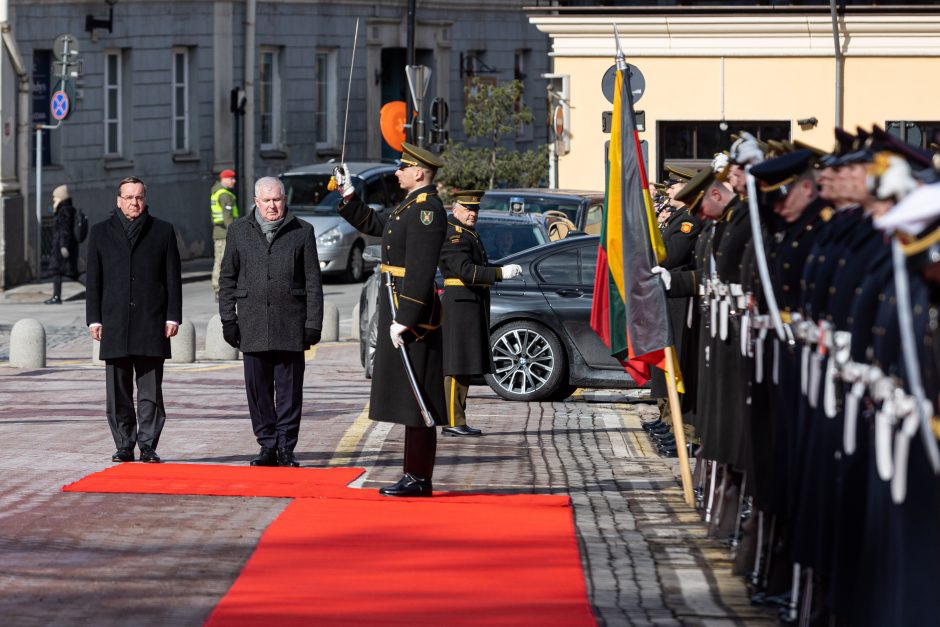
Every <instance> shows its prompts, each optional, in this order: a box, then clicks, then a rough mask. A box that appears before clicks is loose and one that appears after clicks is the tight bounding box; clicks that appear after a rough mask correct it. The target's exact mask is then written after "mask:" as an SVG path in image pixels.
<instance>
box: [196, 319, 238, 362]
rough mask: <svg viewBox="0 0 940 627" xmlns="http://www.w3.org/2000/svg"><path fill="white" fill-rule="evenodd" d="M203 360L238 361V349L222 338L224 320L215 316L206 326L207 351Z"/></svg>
mask: <svg viewBox="0 0 940 627" xmlns="http://www.w3.org/2000/svg"><path fill="white" fill-rule="evenodd" d="M202 357H203V359H208V360H211V361H232V360H236V359H238V349H237V348H233V347H231V346H229V344H228V342H226V341H225V338H223V337H222V318H221V316H219V314H215V315H214V316H212V317H211V318H209V324H208V325H206V350H205V352H204V353H203V356H202Z"/></svg>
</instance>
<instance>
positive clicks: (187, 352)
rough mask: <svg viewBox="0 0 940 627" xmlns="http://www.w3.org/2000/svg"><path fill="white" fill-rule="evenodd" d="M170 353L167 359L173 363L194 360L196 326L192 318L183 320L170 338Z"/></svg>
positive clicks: (191, 361) (185, 362)
mask: <svg viewBox="0 0 940 627" xmlns="http://www.w3.org/2000/svg"><path fill="white" fill-rule="evenodd" d="M170 355H172V356H171V357H170V358H169V359H168V360H167V361H169V362H171V363H175V364H191V363H193V362H194V361H196V327H195V326H194V325H193V322H192V320H183V321H182V322H181V323H180V328H179V331H178V332H177V333H176V335H174V336H173V337H171V338H170Z"/></svg>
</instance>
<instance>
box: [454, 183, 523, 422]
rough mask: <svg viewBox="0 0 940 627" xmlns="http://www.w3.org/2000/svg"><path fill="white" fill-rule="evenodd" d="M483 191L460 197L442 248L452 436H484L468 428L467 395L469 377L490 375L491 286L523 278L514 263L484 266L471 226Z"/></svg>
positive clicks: (478, 240) (475, 235) (482, 254)
mask: <svg viewBox="0 0 940 627" xmlns="http://www.w3.org/2000/svg"><path fill="white" fill-rule="evenodd" d="M482 196H483V192H482V191H479V190H470V191H463V192H458V193H457V195H456V197H455V199H454V206H453V208H452V209H451V213H452V214H453V216H452V218H451V219H450V220H448V222H447V237H446V239H445V240H444V246H443V247H442V248H441V263H440V269H441V275H442V276H443V277H444V298H443V306H444V375H445V376H444V397H445V401H446V403H447V418H448V420H447V423H448V424H447V426H446V427H444V428H443V429H442V430H441V432H442V433H443V434H444V435H450V436H480V435H482V434H483V432H482V431H480V430H479V429H475V428H473V427H471V426H470V425H468V424H467V414H466V409H467V391H468V390H469V389H470V379H471V377H472V376H473V375H481V374H486V373H489V372H493V358H492V356H491V355H490V285H492V284H493V283H495V282H496V281H502V280H503V279H512V278H514V277H516V276H519V274H521V273H522V268H521V267H520V266H519V265H517V264H509V265H508V266H502V267H500V266H494V265H490V264H489V263H487V259H486V250H485V249H484V248H483V242H481V241H480V236H479V235H478V234H477V232H476V229H474V228H473V227H474V225H475V224H476V222H477V214H478V212H479V210H480V198H481V197H482Z"/></svg>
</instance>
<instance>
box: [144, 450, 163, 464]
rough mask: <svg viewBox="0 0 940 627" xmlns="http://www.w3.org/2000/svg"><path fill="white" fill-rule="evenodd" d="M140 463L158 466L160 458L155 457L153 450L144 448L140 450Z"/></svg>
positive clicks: (155, 453)
mask: <svg viewBox="0 0 940 627" xmlns="http://www.w3.org/2000/svg"><path fill="white" fill-rule="evenodd" d="M140 461H142V462H144V463H145V464H159V463H160V456H159V455H157V452H156V451H155V450H153V448H151V447H149V446H145V447H144V448H142V449H140Z"/></svg>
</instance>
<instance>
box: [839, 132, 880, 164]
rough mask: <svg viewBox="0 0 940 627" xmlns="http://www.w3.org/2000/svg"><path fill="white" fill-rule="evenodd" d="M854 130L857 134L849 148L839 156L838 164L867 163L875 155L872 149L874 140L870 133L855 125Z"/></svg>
mask: <svg viewBox="0 0 940 627" xmlns="http://www.w3.org/2000/svg"><path fill="white" fill-rule="evenodd" d="M856 131H857V132H858V134H857V135H856V136H855V140H854V141H853V142H852V146H851V148H850V149H849V151H848V152H846V153H843V154H842V155H841V156H840V157H839V161H838V163H839V165H846V164H849V163H868V162H869V161H871V160H872V159H873V158H874V157H875V152H876V150H873V149H872V148H873V144H874V140H873V139H872V136H871V133H869V132H868V131H866V130H865V129H863V128H862V127H861V126H859V127H857V128H856ZM840 143H841V142H840Z"/></svg>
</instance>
